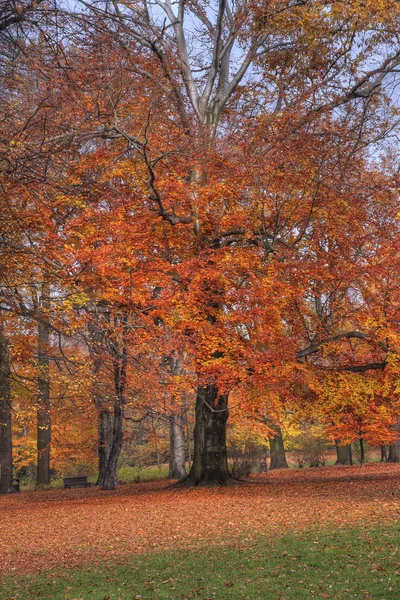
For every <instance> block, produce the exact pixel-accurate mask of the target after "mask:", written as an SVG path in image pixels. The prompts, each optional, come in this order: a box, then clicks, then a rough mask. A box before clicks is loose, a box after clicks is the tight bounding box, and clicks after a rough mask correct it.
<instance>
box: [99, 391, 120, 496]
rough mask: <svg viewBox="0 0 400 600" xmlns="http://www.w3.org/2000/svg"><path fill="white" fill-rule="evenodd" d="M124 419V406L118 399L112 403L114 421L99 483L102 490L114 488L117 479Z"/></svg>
mask: <svg viewBox="0 0 400 600" xmlns="http://www.w3.org/2000/svg"><path fill="white" fill-rule="evenodd" d="M123 420H124V407H123V405H121V404H120V402H119V401H118V400H116V401H115V404H114V423H113V434H112V442H111V448H110V454H109V456H108V460H107V464H106V466H105V469H104V476H103V480H102V483H101V489H102V490H114V489H115V484H116V479H117V467H118V459H119V455H120V453H121V447H122V440H123V434H122V425H123Z"/></svg>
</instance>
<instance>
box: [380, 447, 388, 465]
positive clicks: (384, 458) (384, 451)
mask: <svg viewBox="0 0 400 600" xmlns="http://www.w3.org/2000/svg"><path fill="white" fill-rule="evenodd" d="M387 459H388V455H387V449H386V446H381V462H386V461H387Z"/></svg>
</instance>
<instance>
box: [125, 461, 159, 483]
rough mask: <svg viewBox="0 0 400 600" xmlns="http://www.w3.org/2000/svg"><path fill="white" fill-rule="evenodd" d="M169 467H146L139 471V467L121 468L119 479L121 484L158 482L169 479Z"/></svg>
mask: <svg viewBox="0 0 400 600" xmlns="http://www.w3.org/2000/svg"><path fill="white" fill-rule="evenodd" d="M168 471H169V467H168V466H166V465H161V468H160V469H159V468H158V467H157V466H155V467H145V468H144V469H139V468H138V467H121V468H120V469H118V473H117V477H118V481H119V483H139V482H141V481H158V480H160V479H167V477H168Z"/></svg>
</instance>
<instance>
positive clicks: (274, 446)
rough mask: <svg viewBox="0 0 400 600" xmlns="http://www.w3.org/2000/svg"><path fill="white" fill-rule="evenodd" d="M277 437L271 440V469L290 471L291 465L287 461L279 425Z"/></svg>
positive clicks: (277, 426)
mask: <svg viewBox="0 0 400 600" xmlns="http://www.w3.org/2000/svg"><path fill="white" fill-rule="evenodd" d="M274 429H275V431H276V435H274V437H273V438H271V439H270V440H269V448H270V454H271V461H270V465H269V468H270V470H272V469H288V468H289V465H288V464H287V461H286V454H285V446H284V444H283V437H282V431H281V428H280V426H279V425H275V426H274Z"/></svg>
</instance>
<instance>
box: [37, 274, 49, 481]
mask: <svg viewBox="0 0 400 600" xmlns="http://www.w3.org/2000/svg"><path fill="white" fill-rule="evenodd" d="M40 304H41V309H42V315H41V318H40V320H39V322H38V365H39V377H38V389H39V394H38V407H37V473H36V485H43V484H46V485H48V484H49V483H50V444H51V420H50V368H49V365H50V361H49V341H50V323H49V312H48V311H49V309H50V296H49V289H48V285H47V284H44V285H43V290H42V297H41V300H40Z"/></svg>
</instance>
